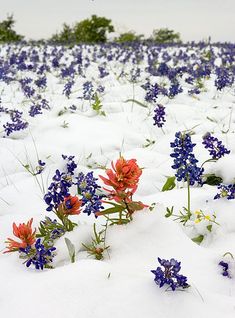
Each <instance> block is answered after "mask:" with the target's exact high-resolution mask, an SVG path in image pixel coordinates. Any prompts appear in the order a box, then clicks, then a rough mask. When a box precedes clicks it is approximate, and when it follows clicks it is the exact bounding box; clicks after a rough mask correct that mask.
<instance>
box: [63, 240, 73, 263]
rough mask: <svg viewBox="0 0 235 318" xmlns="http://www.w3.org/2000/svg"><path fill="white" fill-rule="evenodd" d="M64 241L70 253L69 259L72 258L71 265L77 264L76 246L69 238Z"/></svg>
mask: <svg viewBox="0 0 235 318" xmlns="http://www.w3.org/2000/svg"><path fill="white" fill-rule="evenodd" d="M64 240H65V243H66V245H67V248H68V251H69V257H70V260H71V263H75V246H74V245H73V243H72V242H71V241H70V240H69V239H68V238H67V237H65V239H64Z"/></svg>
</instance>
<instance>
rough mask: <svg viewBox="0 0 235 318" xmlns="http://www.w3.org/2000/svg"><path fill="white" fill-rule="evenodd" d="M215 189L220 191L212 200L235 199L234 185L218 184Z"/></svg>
mask: <svg viewBox="0 0 235 318" xmlns="http://www.w3.org/2000/svg"><path fill="white" fill-rule="evenodd" d="M217 189H218V190H220V192H219V193H217V194H216V195H215V197H214V199H220V198H227V199H228V200H233V199H235V184H223V183H221V184H219V185H218V186H217Z"/></svg>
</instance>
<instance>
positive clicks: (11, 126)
mask: <svg viewBox="0 0 235 318" xmlns="http://www.w3.org/2000/svg"><path fill="white" fill-rule="evenodd" d="M5 113H6V114H9V115H10V119H11V121H10V122H7V123H6V124H4V125H3V128H4V130H5V133H6V135H7V136H9V135H10V134H12V133H13V132H14V131H20V130H23V129H26V128H27V127H28V125H29V124H28V122H26V121H25V120H24V119H23V118H22V115H23V112H20V111H18V110H17V109H13V110H7V109H5Z"/></svg>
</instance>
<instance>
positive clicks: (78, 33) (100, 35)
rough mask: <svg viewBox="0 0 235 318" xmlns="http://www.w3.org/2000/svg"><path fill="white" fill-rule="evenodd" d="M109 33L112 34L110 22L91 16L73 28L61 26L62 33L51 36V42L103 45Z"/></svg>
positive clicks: (112, 29)
mask: <svg viewBox="0 0 235 318" xmlns="http://www.w3.org/2000/svg"><path fill="white" fill-rule="evenodd" d="M110 32H114V27H113V25H112V22H111V20H109V19H106V18H105V17H97V16H96V15H92V16H91V18H90V19H85V20H82V21H81V22H77V23H76V24H75V25H74V26H73V27H70V26H69V25H67V24H66V23H65V24H63V29H62V31H61V32H60V33H57V34H55V35H53V36H52V38H51V40H52V41H54V42H60V43H87V44H91V43H105V42H107V33H110Z"/></svg>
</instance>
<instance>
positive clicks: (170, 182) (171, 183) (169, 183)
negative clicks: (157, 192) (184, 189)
mask: <svg viewBox="0 0 235 318" xmlns="http://www.w3.org/2000/svg"><path fill="white" fill-rule="evenodd" d="M174 188H175V177H167V180H166V182H165V184H164V186H163V187H162V191H170V190H172V189H174Z"/></svg>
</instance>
